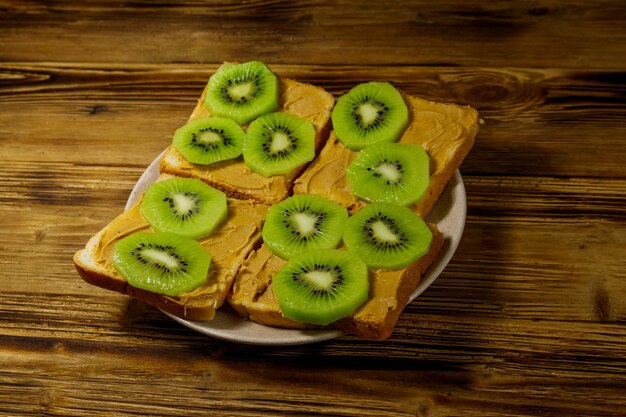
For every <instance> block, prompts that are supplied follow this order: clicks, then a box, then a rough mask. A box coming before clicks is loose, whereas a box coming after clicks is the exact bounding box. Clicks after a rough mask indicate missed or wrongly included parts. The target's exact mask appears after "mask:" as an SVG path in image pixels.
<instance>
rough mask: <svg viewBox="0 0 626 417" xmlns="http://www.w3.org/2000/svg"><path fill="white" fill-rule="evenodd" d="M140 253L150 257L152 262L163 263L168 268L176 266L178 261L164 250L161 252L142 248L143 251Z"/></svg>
mask: <svg viewBox="0 0 626 417" xmlns="http://www.w3.org/2000/svg"><path fill="white" fill-rule="evenodd" d="M141 254H142V255H143V256H145V257H147V258H150V259H152V260H153V261H154V262H158V263H160V264H162V265H165V266H166V267H168V268H170V269H171V268H176V267H177V266H178V262H177V261H176V259H174V257H173V256H171V255H169V254H167V253H165V252H161V251H160V250H156V249H144V250H143V251H141Z"/></svg>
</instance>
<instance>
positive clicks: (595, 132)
mask: <svg viewBox="0 0 626 417" xmlns="http://www.w3.org/2000/svg"><path fill="white" fill-rule="evenodd" d="M215 68H216V66H215V65H209V66H205V65H193V66H188V65H178V64H177V65H169V66H154V65H139V66H111V67H109V66H99V65H90V66H86V67H85V66H83V65H70V64H66V65H46V64H42V65H35V64H28V63H23V64H3V65H2V66H0V81H2V80H4V81H5V82H4V85H3V86H2V87H0V141H2V144H3V146H2V149H1V150H0V158H1V159H2V160H10V161H32V162H34V161H58V162H67V163H74V164H77V163H84V164H92V163H99V164H109V165H112V166H120V167H121V166H130V167H132V168H139V167H140V166H147V165H148V163H149V162H150V161H151V160H152V159H153V158H154V157H155V156H156V155H158V154H159V153H160V152H161V150H163V149H164V148H165V147H166V146H167V145H168V143H170V141H171V137H172V135H173V132H174V130H175V129H176V128H177V127H179V126H180V125H182V124H183V123H184V122H185V120H186V119H187V117H188V115H189V114H190V113H191V110H192V108H193V106H194V105H195V103H196V100H197V99H198V97H199V95H200V92H201V90H202V88H203V85H204V83H205V82H206V80H207V79H208V76H209V75H210V73H211V71H213V70H214V69H215ZM275 70H276V71H277V72H278V73H279V74H280V75H283V76H287V77H292V78H296V79H299V80H301V81H304V82H311V83H314V84H317V85H320V86H322V87H324V88H326V89H328V90H329V91H330V92H332V93H334V94H336V95H340V94H342V93H343V92H345V91H346V90H347V89H349V88H350V87H351V86H353V85H355V84H357V83H359V82H364V81H368V80H373V79H384V80H391V81H393V82H394V83H395V84H397V85H398V87H399V88H401V89H402V90H403V91H406V92H407V93H410V94H415V95H418V96H421V97H424V98H427V99H431V100H437V101H444V102H455V103H459V104H468V105H472V106H474V107H476V108H478V110H479V111H480V114H481V116H482V118H483V119H484V120H485V125H484V126H483V127H482V129H481V131H480V132H479V134H478V137H477V142H476V145H475V146H474V149H473V150H472V152H471V153H470V155H469V157H468V158H467V160H466V161H465V163H464V165H463V167H462V171H463V172H464V173H466V174H472V175H477V174H490V175H511V174H514V175H525V176H532V175H538V176H564V177H570V176H578V177H587V176H594V177H607V178H611V177H613V178H626V165H624V164H623V161H624V160H626V142H624V140H623V139H622V138H623V136H624V134H625V133H626V125H625V124H624V120H626V107H625V106H624V105H623V103H624V101H625V97H626V84H625V83H624V82H625V81H624V80H625V78H624V77H623V72H621V71H570V70H564V69H561V70H558V69H550V70H540V69H524V70H522V69H510V68H508V69H495V68H464V69H462V70H459V69H455V68H424V67H392V68H378V67H339V68H336V67H321V66H282V65H278V66H276V67H275ZM0 85H1V84H0ZM599 126H601V128H599ZM25 141H28V143H31V145H30V146H29V152H24V147H23V143H24V142H25Z"/></svg>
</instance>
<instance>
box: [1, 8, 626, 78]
mask: <svg viewBox="0 0 626 417" xmlns="http://www.w3.org/2000/svg"><path fill="white" fill-rule="evenodd" d="M153 5H154V3H153V2H150V1H147V0H140V1H133V2H125V3H123V4H120V3H118V2H115V1H90V2H87V3H86V2H82V1H68V2H53V3H49V2H45V1H43V2H42V1H32V0H31V1H24V0H14V1H3V2H2V6H0V21H1V22H2V25H0V39H2V40H3V43H4V44H5V45H6V47H4V48H1V49H0V60H3V61H38V60H41V57H46V58H45V59H46V60H47V61H49V62H50V61H57V62H132V63H149V62H156V63H172V62H181V63H198V62H200V63H216V62H221V61H233V60H240V59H242V57H247V58H248V59H249V58H253V57H254V58H258V59H261V60H264V61H267V62H273V63H281V64H324V65H337V64H340V65H341V64H353V65H437V66H441V65H446V66H458V65H462V66H481V65H483V63H484V62H490V63H491V65H494V66H533V67H544V68H545V67H553V66H554V65H553V63H554V62H558V63H559V64H560V65H561V66H564V67H570V68H571V67H575V68H580V67H584V68H623V67H624V64H625V63H626V57H625V56H624V53H623V48H622V46H623V45H624V42H625V41H626V31H625V30H624V25H623V16H624V15H625V13H626V6H625V5H624V4H623V3H622V2H619V1H582V0H578V1H570V2H567V3H563V2H559V1H555V0H550V1H525V2H521V1H520V2H482V3H474V4H472V3H471V2H466V1H461V0H454V1H442V2H429V1H418V2H416V1H410V0H402V1H393V2H369V1H368V2H366V1H339V2H324V1H315V0H306V1H293V2H282V1H274V0H255V1H247V2H237V3H232V4H229V3H228V2H201V1H186V2H168V1H161V2H159V3H158V6H157V7H154V6H153ZM599 46H600V47H599Z"/></svg>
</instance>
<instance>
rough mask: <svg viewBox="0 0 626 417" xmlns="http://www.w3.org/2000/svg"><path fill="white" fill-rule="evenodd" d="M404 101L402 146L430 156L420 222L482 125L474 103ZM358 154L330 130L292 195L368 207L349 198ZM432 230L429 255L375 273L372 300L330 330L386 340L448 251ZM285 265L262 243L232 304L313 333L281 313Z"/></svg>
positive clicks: (259, 318)
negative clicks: (274, 283)
mask: <svg viewBox="0 0 626 417" xmlns="http://www.w3.org/2000/svg"><path fill="white" fill-rule="evenodd" d="M404 98H405V101H406V103H407V105H408V107H409V114H410V120H409V125H408V126H407V128H406V130H405V131H404V133H403V134H402V136H401V137H400V139H399V140H398V142H400V143H406V144H420V145H422V146H423V147H424V149H425V150H426V152H427V153H428V155H429V158H430V183H429V186H428V189H427V191H426V193H425V195H424V197H422V198H421V199H420V200H419V201H418V202H417V203H415V204H413V205H412V206H411V209H412V210H413V211H414V212H415V213H417V214H418V215H420V217H426V215H427V214H428V213H429V212H430V210H431V209H432V207H433V205H434V204H435V202H436V201H437V199H438V198H439V196H440V195H441V193H442V192H443V190H444V188H445V186H446V184H447V183H448V182H449V181H450V179H451V178H452V177H453V176H454V173H455V171H456V170H457V169H458V168H459V166H460V165H461V163H462V162H463V159H464V158H465V156H466V155H467V154H468V153H469V151H470V149H471V148H472V146H473V144H474V138H475V136H476V134H477V132H478V128H479V118H478V112H477V111H476V110H475V109H473V108H471V107H469V106H465V107H464V106H459V105H455V104H445V103H436V102H432V101H427V100H423V99H420V98H417V97H413V96H409V95H404ZM355 157H356V152H353V151H351V150H349V149H348V148H346V147H345V146H344V145H343V144H341V143H340V142H339V141H338V140H337V138H336V137H335V135H334V133H332V132H331V135H330V137H329V139H328V141H327V143H326V145H325V146H324V148H323V149H322V151H321V152H320V154H319V155H318V157H317V158H316V159H315V160H314V161H313V162H312V163H311V164H310V165H309V166H308V168H307V169H306V170H305V171H304V173H303V174H302V175H301V176H300V177H299V178H298V179H296V181H295V183H294V193H300V194H304V193H310V194H319V195H322V196H324V197H326V198H328V199H330V200H332V201H335V202H337V203H339V204H342V205H344V206H345V207H346V208H348V210H349V211H350V212H352V213H354V212H356V211H358V210H359V209H360V208H362V207H363V206H365V204H366V202H364V201H362V200H359V199H357V198H356V197H355V196H354V195H353V194H352V192H351V191H350V187H349V184H348V182H347V179H346V175H345V173H346V169H347V167H348V165H349V164H350V163H351V162H352V160H353V159H354V158H355ZM429 227H430V228H431V230H432V231H433V243H432V245H431V248H430V250H429V252H428V254H426V255H425V256H424V257H422V258H421V259H419V260H418V261H417V262H415V263H413V264H412V265H410V266H409V267H407V268H405V269H402V270H396V271H383V270H370V285H371V287H370V288H371V292H370V298H369V300H368V301H367V302H366V303H365V304H364V305H363V306H361V308H360V309H359V310H357V311H356V312H355V313H354V314H353V315H351V316H349V317H347V318H344V319H342V320H339V321H337V322H335V323H332V324H331V325H330V326H329V327H333V328H336V329H340V330H343V331H345V332H347V333H351V334H355V335H357V336H359V337H361V338H365V339H377V340H381V339H385V338H387V337H389V335H390V334H391V332H392V331H393V327H394V326H395V323H396V321H397V320H398V317H399V315H400V313H401V312H402V310H403V308H404V306H405V304H406V302H407V301H408V299H409V297H410V294H411V293H412V292H413V291H414V290H415V288H416V287H417V285H418V283H419V280H420V279H421V275H422V274H423V273H424V272H425V271H426V270H427V269H428V267H429V266H430V264H431V263H432V262H433V261H434V259H436V257H437V255H438V254H439V252H440V251H441V249H442V247H443V236H442V235H441V233H440V232H439V231H438V230H437V228H436V226H435V225H432V224H430V225H429ZM282 265H284V261H282V260H281V259H280V258H278V257H277V256H275V255H273V254H272V253H271V252H270V250H269V249H268V248H266V247H265V246H262V247H261V249H259V250H258V251H255V252H252V253H251V254H250V256H249V257H248V259H246V261H245V263H244V265H243V267H242V269H241V270H240V272H239V273H238V274H237V277H236V278H235V281H234V283H233V287H232V290H231V293H230V294H229V296H228V301H229V303H230V304H231V306H233V307H234V309H235V310H236V311H237V312H238V313H239V314H240V315H241V316H243V317H248V318H250V319H251V320H253V321H256V322H258V323H262V324H267V325H272V326H281V327H294V328H303V327H305V328H310V326H307V325H305V324H302V323H295V322H293V321H291V320H288V319H286V318H285V317H283V316H282V313H281V312H280V307H279V305H278V302H277V301H276V299H275V297H274V294H273V291H272V289H271V277H272V276H273V274H275V273H276V272H277V271H278V269H280V267H281V266H282Z"/></svg>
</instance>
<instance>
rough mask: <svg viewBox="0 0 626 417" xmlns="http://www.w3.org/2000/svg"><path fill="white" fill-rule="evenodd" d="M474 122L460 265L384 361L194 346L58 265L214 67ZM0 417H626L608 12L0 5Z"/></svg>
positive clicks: (625, 244)
mask: <svg viewBox="0 0 626 417" xmlns="http://www.w3.org/2000/svg"><path fill="white" fill-rule="evenodd" d="M253 58H255V59H261V60H263V61H265V62H267V63H268V64H270V65H271V66H272V68H273V69H274V70H275V71H276V72H277V73H278V74H280V75H282V76H288V77H293V78H296V79H298V80H301V81H305V82H311V83H314V84H317V85H320V86H322V87H324V88H326V89H327V90H328V91H330V92H332V93H333V94H335V95H340V94H342V93H343V92H345V91H346V90H347V89H349V88H350V87H351V86H353V85H355V84H356V83H359V82H363V81H368V80H372V79H381V80H389V81H392V82H393V83H395V84H396V85H397V86H398V87H399V88H400V89H402V90H404V91H406V92H408V93H411V94H415V95H419V96H421V97H424V98H427V99H432V100H438V101H445V102H454V103H461V104H469V105H471V106H474V107H476V108H477V109H478V110H479V111H480V114H481V117H482V118H483V119H484V121H485V124H484V126H483V127H482V129H481V131H480V133H479V135H478V138H477V142H476V145H475V147H474V148H473V150H472V152H471V154H470V155H469V157H468V158H467V159H466V161H465V162H464V164H463V166H462V167H461V172H462V174H463V178H464V180H465V184H466V187H467V193H468V218H467V225H466V229H465V234H464V237H463V241H462V243H461V245H460V247H459V249H458V252H457V253H456V255H455V257H454V259H453V261H452V262H451V263H450V265H449V266H448V267H447V268H446V270H445V271H444V273H443V274H442V275H441V276H440V277H439V279H438V280H437V281H436V283H435V284H434V285H433V286H431V287H430V288H429V289H428V290H427V291H426V292H425V293H424V294H423V295H422V296H421V297H419V298H418V299H417V300H416V301H415V302H413V303H411V304H410V305H409V306H408V307H407V308H406V310H405V312H404V313H403V315H402V316H401V318H400V320H399V322H398V325H397V327H396V330H395V332H394V334H393V335H392V337H391V338H390V339H388V340H387V341H384V342H364V341H361V340H357V339H356V338H353V337H342V338H340V339H336V340H332V341H329V342H325V343H320V344H314V345H305V346H295V347H258V346H246V345H240V344H235V343H230V342H225V341H221V340H216V339H212V338H210V337H206V336H202V335H200V334H198V333H195V332H193V331H191V330H188V329H187V328H185V327H182V326H181V325H179V324H177V323H176V322H174V321H172V320H170V319H169V318H168V317H166V316H165V315H163V314H162V313H161V312H160V311H158V310H157V309H155V308H153V307H150V306H148V305H146V304H144V303H142V302H138V301H133V300H130V299H128V298H126V297H124V296H122V295H119V294H116V293H112V292H107V291H105V290H101V289H99V288H95V287H92V286H89V285H87V284H85V283H84V282H83V281H82V280H80V278H79V277H78V275H77V274H76V272H75V271H74V267H73V265H72V261H71V259H72V255H73V253H74V252H75V251H76V250H78V249H79V248H81V247H82V246H83V245H84V244H85V242H86V241H87V239H88V238H89V236H90V235H92V234H93V233H95V232H96V231H97V230H99V228H101V227H102V226H104V225H105V224H106V223H108V222H109V221H110V220H111V219H112V218H113V217H114V216H116V215H117V214H119V213H120V212H121V211H122V209H123V207H124V203H125V201H126V199H127V197H128V194H129V192H130V190H131V189H132V187H133V184H134V183H135V182H136V181H137V179H138V178H139V176H140V175H141V173H142V172H143V171H144V169H145V168H146V166H147V165H148V164H149V163H150V161H152V160H153V159H154V158H155V157H156V156H157V155H158V154H159V152H161V150H162V149H164V148H165V147H166V146H167V145H168V143H169V142H170V140H171V136H172V133H173V131H174V129H175V128H177V127H178V126H179V125H181V124H183V123H184V121H185V120H186V117H187V116H188V114H189V113H190V112H191V110H192V109H193V106H194V103H195V100H196V99H197V97H198V95H199V94H200V92H201V91H202V88H203V86H204V83H205V82H206V80H207V78H208V76H209V74H210V73H211V72H212V71H213V70H214V69H215V68H217V66H218V64H219V63H220V62H222V61H224V60H231V61H234V60H237V61H243V60H248V59H253ZM0 61H1V62H0V292H1V296H0V415H3V416H5V415H6V416H18V415H19V416H22V415H29V416H57V415H59V416H60V415H63V416H112V415H146V416H165V415H178V416H206V415H219V416H224V415H229V416H230V415H233V416H252V415H266V416H274V415H295V414H298V415H333V416H348V415H354V416H460V415H463V416H469V415H476V416H522V415H524V416H525V415H542V416H574V415H576V416H610V415H626V395H625V394H626V328H625V326H624V323H625V321H626V264H625V258H626V256H625V255H626V217H625V216H626V7H625V5H624V3H623V2H621V1H571V2H568V5H567V6H566V5H564V4H561V3H560V2H557V1H551V0H548V1H544V2H538V1H514V2H483V4H473V5H472V4H468V2H465V1H449V2H423V4H419V3H417V2H410V1H393V2H391V1H390V2H371V1H366V2H357V1H350V2H348V1H346V2H340V3H338V4H332V3H331V2H320V1H298V2H275V1H261V0H259V1H249V2H243V3H241V4H240V3H239V2H232V3H229V2H210V3H206V4H204V3H202V2H199V1H198V2H192V1H189V2H181V3H176V4H175V3H173V2H172V3H170V2H167V1H163V2H158V3H152V2H149V1H146V0H139V1H134V2H127V3H125V4H118V3H117V2H114V1H104V0H102V1H90V2H81V1H68V2H47V1H21V0H20V1H0Z"/></svg>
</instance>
